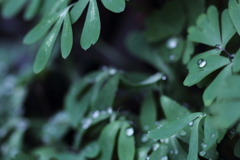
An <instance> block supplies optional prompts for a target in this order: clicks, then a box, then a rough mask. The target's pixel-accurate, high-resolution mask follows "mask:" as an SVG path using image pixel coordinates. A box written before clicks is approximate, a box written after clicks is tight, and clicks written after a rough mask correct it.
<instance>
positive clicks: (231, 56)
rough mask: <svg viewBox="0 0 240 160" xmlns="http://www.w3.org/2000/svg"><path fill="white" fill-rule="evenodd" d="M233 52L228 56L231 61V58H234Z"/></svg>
mask: <svg viewBox="0 0 240 160" xmlns="http://www.w3.org/2000/svg"><path fill="white" fill-rule="evenodd" d="M234 56H235V55H234V54H231V55H230V56H229V59H230V60H231V62H232V61H233V59H234Z"/></svg>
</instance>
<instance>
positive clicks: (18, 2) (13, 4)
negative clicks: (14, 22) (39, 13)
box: [2, 0, 26, 18]
mask: <svg viewBox="0 0 240 160" xmlns="http://www.w3.org/2000/svg"><path fill="white" fill-rule="evenodd" d="M25 3H26V0H8V1H6V2H5V3H4V6H3V9H2V15H3V17H5V18H11V17H13V16H15V15H17V14H18V13H19V12H20V11H21V9H22V8H23V6H24V4H25Z"/></svg>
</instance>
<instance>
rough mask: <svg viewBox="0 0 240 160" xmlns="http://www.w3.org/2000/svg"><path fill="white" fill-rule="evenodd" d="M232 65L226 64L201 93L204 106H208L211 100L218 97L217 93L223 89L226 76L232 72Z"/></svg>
mask: <svg viewBox="0 0 240 160" xmlns="http://www.w3.org/2000/svg"><path fill="white" fill-rule="evenodd" d="M231 71H232V65H228V66H226V67H225V68H224V69H223V70H222V71H221V72H220V73H219V74H218V76H217V77H216V78H215V79H214V80H213V82H212V83H211V84H210V85H209V86H208V87H207V89H205V91H204V93H203V102H204V105H205V106H210V105H211V104H212V103H213V101H214V100H215V99H216V98H217V97H218V94H219V93H222V91H224V90H223V89H224V85H225V84H226V83H227V81H226V80H227V78H229V77H230V76H231V74H232V72H231Z"/></svg>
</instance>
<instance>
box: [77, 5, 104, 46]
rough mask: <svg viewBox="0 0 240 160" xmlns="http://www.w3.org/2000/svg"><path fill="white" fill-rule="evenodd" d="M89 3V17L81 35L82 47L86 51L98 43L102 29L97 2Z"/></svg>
mask: <svg viewBox="0 0 240 160" xmlns="http://www.w3.org/2000/svg"><path fill="white" fill-rule="evenodd" d="M89 1H90V2H89V6H88V12H87V17H86V20H85V23H84V27H83V31H82V35H81V46H82V48H83V49H85V50H86V49H88V48H89V47H90V46H91V45H94V44H95V43H96V42H97V40H98V37H99V35H100V28H101V23H100V17H99V12H98V6H97V1H96V0H89Z"/></svg>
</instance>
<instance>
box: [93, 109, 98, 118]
mask: <svg viewBox="0 0 240 160" xmlns="http://www.w3.org/2000/svg"><path fill="white" fill-rule="evenodd" d="M99 115H100V112H99V111H98V110H96V111H94V112H93V114H92V117H93V118H98V117H99Z"/></svg>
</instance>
